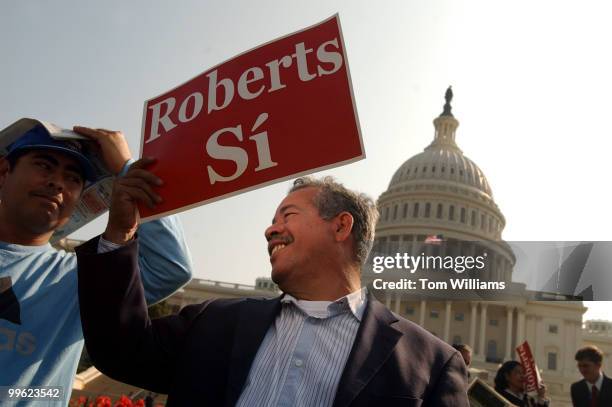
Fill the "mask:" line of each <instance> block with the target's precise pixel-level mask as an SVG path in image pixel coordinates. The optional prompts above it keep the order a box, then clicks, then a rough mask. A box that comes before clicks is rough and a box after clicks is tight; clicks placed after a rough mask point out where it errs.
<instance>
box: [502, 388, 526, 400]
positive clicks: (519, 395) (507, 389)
mask: <svg viewBox="0 0 612 407" xmlns="http://www.w3.org/2000/svg"><path fill="white" fill-rule="evenodd" d="M506 393H510V394H512V395H513V396H514V397H516V398H517V399H519V400H523V398H524V397H525V393H524V392H522V393H521V392H519V393H515V392H513V391H512V390H510V388H509V387H508V388H506Z"/></svg>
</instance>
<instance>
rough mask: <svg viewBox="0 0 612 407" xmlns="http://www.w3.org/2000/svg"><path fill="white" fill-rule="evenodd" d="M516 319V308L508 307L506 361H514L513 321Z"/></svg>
mask: <svg viewBox="0 0 612 407" xmlns="http://www.w3.org/2000/svg"><path fill="white" fill-rule="evenodd" d="M513 317H514V307H512V306H507V307H506V353H505V354H504V361H506V360H511V359H512V319H513Z"/></svg>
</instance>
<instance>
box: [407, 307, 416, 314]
mask: <svg viewBox="0 0 612 407" xmlns="http://www.w3.org/2000/svg"><path fill="white" fill-rule="evenodd" d="M406 315H414V307H411V306H408V307H407V308H406Z"/></svg>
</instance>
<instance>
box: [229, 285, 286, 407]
mask: <svg viewBox="0 0 612 407" xmlns="http://www.w3.org/2000/svg"><path fill="white" fill-rule="evenodd" d="M279 310H280V297H277V298H272V299H256V298H247V299H246V301H245V303H244V305H243V308H242V309H241V311H240V315H239V317H238V321H237V323H236V333H235V335H234V338H233V339H234V346H233V348H232V355H231V357H230V361H229V363H230V366H229V377H228V386H227V393H226V397H225V400H226V405H228V406H233V405H235V404H236V402H237V401H238V398H239V397H240V394H241V392H242V388H243V386H244V383H245V381H246V379H247V377H248V375H249V371H250V370H251V364H252V363H253V360H254V359H255V355H256V354H257V350H258V349H259V345H261V342H262V341H263V338H264V337H265V335H266V333H267V332H268V328H270V325H272V323H273V322H274V319H275V318H276V315H277V314H278V312H279ZM228 340H230V339H229V338H228Z"/></svg>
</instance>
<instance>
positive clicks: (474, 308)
mask: <svg viewBox="0 0 612 407" xmlns="http://www.w3.org/2000/svg"><path fill="white" fill-rule="evenodd" d="M470 307H471V311H472V315H471V316H470V339H469V342H468V345H470V346H471V347H472V349H474V351H475V350H476V312H477V311H478V309H477V307H478V302H476V301H471V302H470Z"/></svg>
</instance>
